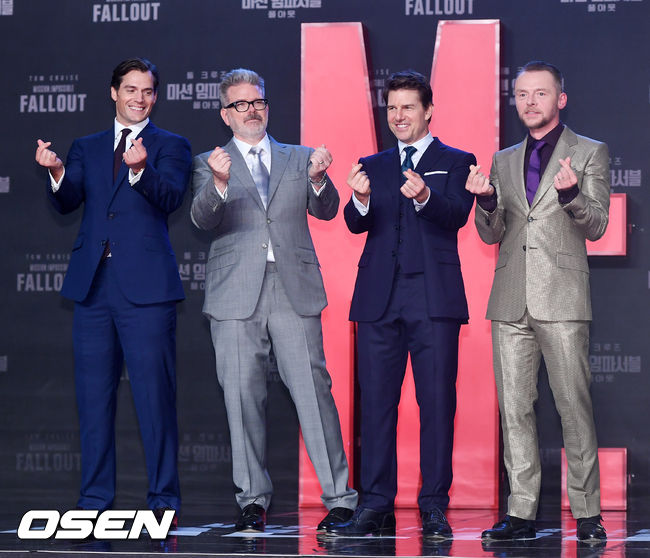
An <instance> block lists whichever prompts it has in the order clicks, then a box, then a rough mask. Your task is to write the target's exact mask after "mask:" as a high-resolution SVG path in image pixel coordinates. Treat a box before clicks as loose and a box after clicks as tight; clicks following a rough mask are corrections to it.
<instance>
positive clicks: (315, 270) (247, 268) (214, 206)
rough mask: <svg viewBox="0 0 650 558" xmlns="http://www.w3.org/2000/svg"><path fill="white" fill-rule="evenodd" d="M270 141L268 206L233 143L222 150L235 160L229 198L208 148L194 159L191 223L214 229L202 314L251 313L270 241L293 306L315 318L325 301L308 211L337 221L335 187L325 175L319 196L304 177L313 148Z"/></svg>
mask: <svg viewBox="0 0 650 558" xmlns="http://www.w3.org/2000/svg"><path fill="white" fill-rule="evenodd" d="M270 139H271V174H270V179H269V201H268V207H267V208H266V209H264V205H263V204H262V200H261V199H260V196H259V194H258V192H257V188H256V187H255V182H253V179H252V177H251V174H250V172H249V170H248V167H247V166H246V162H245V161H244V158H243V157H242V155H241V153H240V152H239V150H238V149H237V146H236V145H235V143H234V141H232V140H231V141H230V142H229V143H228V144H227V145H226V146H225V147H224V149H225V150H226V151H227V152H228V153H229V154H230V157H231V160H232V166H231V167H230V180H229V182H228V195H227V198H226V200H225V201H224V200H222V198H221V196H220V195H219V193H218V192H217V190H216V188H215V186H214V182H213V177H212V171H211V170H210V167H209V166H208V163H207V160H208V157H209V156H210V152H206V153H201V154H200V155H197V156H196V157H195V158H194V169H193V174H192V192H193V196H194V197H193V200H192V207H191V215H192V221H193V222H194V224H195V225H196V226H197V227H199V228H200V229H204V230H211V231H213V232H214V240H213V241H212V244H211V246H210V253H209V256H208V262H207V265H206V282H205V302H204V305H203V312H204V313H205V314H206V315H208V316H211V317H213V318H215V319H217V320H232V319H246V318H248V317H250V316H251V315H252V314H253V312H254V310H255V306H256V305H257V300H258V298H259V295H260V291H261V288H262V280H263V278H264V271H265V267H266V254H267V243H268V241H269V238H270V239H271V243H272V245H273V253H274V254H275V261H276V265H277V269H278V273H279V274H280V278H281V281H282V285H283V286H284V289H285V290H286V292H287V295H288V297H289V300H290V301H291V304H292V306H293V308H294V310H295V311H296V312H297V313H298V314H300V315H301V316H315V315H318V314H319V313H320V312H321V310H323V308H325V306H327V298H326V296H325V289H324V288H323V278H322V276H321V273H320V265H319V263H318V258H317V257H316V251H315V250H314V244H313V242H312V239H311V235H310V233H309V227H308V225H307V212H309V214H310V215H313V216H314V217H316V218H317V219H324V220H329V219H332V218H334V216H335V215H336V212H337V211H338V206H339V195H338V192H337V190H336V188H335V187H334V185H333V184H332V181H331V180H330V179H329V177H328V180H327V184H326V185H325V186H324V187H323V191H322V192H321V193H320V195H319V196H317V195H316V194H315V193H314V191H313V189H312V187H311V185H310V184H309V181H308V178H307V168H308V164H309V157H310V155H311V153H312V151H313V149H311V148H308V147H303V146H300V145H284V144H281V143H278V142H276V141H275V140H273V138H270Z"/></svg>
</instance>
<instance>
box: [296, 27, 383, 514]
mask: <svg viewBox="0 0 650 558" xmlns="http://www.w3.org/2000/svg"><path fill="white" fill-rule="evenodd" d="M301 71H302V83H301V89H302V91H301V93H302V96H301V137H300V141H301V143H302V144H303V145H308V146H310V147H318V146H319V145H322V144H325V145H326V146H327V148H328V149H329V150H330V152H331V153H332V155H333V157H334V162H333V163H332V166H331V167H330V168H329V170H328V174H329V176H330V178H331V179H332V181H333V182H334V184H335V185H336V187H337V189H338V191H339V195H340V197H341V208H340V209H339V214H338V215H337V216H336V218H335V219H334V220H333V221H328V222H324V221H319V220H317V219H312V218H311V217H310V222H309V226H310V228H311V234H312V237H313V239H314V244H315V245H316V251H317V253H318V259H319V261H320V264H321V271H322V273H323V279H324V282H325V289H326V291H327V298H328V302H329V305H328V306H327V308H326V309H325V310H324V312H323V316H322V318H323V338H324V342H325V357H326V359H327V369H328V371H329V373H330V375H331V376H332V383H333V387H332V393H333V394H334V399H335V401H336V405H337V407H338V410H339V416H340V419H341V429H342V432H343V443H344V447H345V450H346V453H347V456H348V462H349V463H350V472H351V473H350V477H351V478H352V467H353V465H354V464H353V463H352V451H351V450H352V440H353V435H354V434H353V431H352V427H353V402H354V399H353V389H354V362H353V360H354V347H353V342H354V340H353V335H352V324H350V322H349V321H348V313H349V311H350V301H351V300H352V291H353V288H354V280H355V278H356V272H357V263H358V261H359V256H360V254H361V250H362V249H363V244H364V242H365V235H352V234H350V233H349V232H348V229H347V227H346V225H345V222H344V220H343V206H344V205H345V204H346V203H347V202H348V200H349V199H350V195H351V191H350V189H349V188H348V186H347V185H346V178H347V175H348V173H349V171H350V168H351V167H352V165H353V164H355V163H356V162H357V159H358V158H359V157H360V156H363V155H367V154H369V153H375V152H376V151H377V138H376V132H375V124H374V117H373V112H372V100H371V96H370V84H369V79H368V66H367V59H366V49H365V44H364V38H363V27H362V25H361V23H359V22H352V23H304V24H303V25H302V67H301ZM299 490H300V495H299V503H300V505H301V506H305V505H320V502H321V500H320V494H321V489H320V485H319V483H318V480H317V479H316V475H315V473H314V470H313V467H312V465H311V462H310V461H309V458H308V457H307V453H306V451H305V447H304V444H303V442H302V440H301V443H300V488H299Z"/></svg>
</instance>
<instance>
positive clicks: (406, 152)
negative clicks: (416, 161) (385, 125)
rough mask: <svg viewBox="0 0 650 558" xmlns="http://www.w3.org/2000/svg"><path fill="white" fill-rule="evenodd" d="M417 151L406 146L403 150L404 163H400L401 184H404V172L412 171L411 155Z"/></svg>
mask: <svg viewBox="0 0 650 558" xmlns="http://www.w3.org/2000/svg"><path fill="white" fill-rule="evenodd" d="M416 151H417V149H416V148H415V147H413V146H412V145H407V146H406V147H405V148H404V162H403V163H402V182H406V177H405V176H404V172H406V171H407V170H408V169H411V170H413V154H414V153H415V152H416Z"/></svg>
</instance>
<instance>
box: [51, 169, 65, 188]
mask: <svg viewBox="0 0 650 558" xmlns="http://www.w3.org/2000/svg"><path fill="white" fill-rule="evenodd" d="M47 174H49V175H50V188H52V193H53V194H56V193H57V192H58V191H59V188H60V187H61V182H63V177H64V176H65V167H64V168H63V174H62V175H61V178H59V181H58V182H57V181H56V180H54V177H53V176H52V173H51V172H50V171H49V170H48V171H47Z"/></svg>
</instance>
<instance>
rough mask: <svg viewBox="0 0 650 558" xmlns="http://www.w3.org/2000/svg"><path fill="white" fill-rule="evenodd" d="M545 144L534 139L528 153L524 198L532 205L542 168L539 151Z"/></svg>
mask: <svg viewBox="0 0 650 558" xmlns="http://www.w3.org/2000/svg"><path fill="white" fill-rule="evenodd" d="M545 145H546V142H545V141H542V140H537V141H535V144H534V145H533V150H532V151H531V153H530V160H529V162H528V171H527V172H526V199H527V200H528V205H533V199H534V198H535V193H536V192H537V188H538V187H539V181H540V179H541V178H542V176H541V173H540V171H541V168H542V159H541V151H542V148H543V147H544V146H545Z"/></svg>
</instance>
